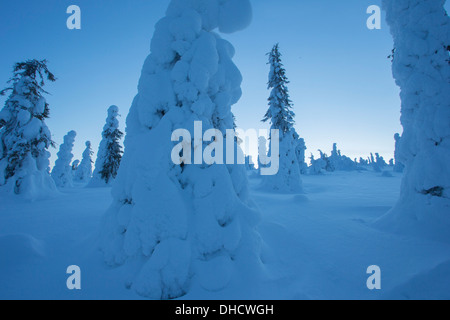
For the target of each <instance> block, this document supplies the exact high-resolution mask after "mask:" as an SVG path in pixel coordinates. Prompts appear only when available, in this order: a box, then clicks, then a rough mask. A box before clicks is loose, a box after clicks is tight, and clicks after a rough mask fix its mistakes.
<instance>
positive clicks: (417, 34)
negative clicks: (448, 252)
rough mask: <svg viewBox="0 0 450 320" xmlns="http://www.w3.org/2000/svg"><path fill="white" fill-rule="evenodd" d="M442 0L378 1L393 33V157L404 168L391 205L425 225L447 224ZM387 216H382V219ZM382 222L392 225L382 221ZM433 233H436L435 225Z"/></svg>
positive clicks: (449, 178)
mask: <svg viewBox="0 0 450 320" xmlns="http://www.w3.org/2000/svg"><path fill="white" fill-rule="evenodd" d="M444 3H445V0H384V1H383V6H384V10H385V11H386V19H387V22H388V24H389V25H390V28H391V34H392V36H393V38H394V46H395V51H394V59H393V68H392V69H393V75H394V78H395V80H396V83H397V85H398V86H399V87H400V89H401V94H400V95H401V100H402V108H401V123H402V125H403V129H404V131H403V135H402V137H401V139H400V140H399V143H398V150H397V151H398V155H397V159H398V160H400V161H401V162H402V163H403V164H404V165H405V166H406V171H405V175H404V179H403V183H402V187H401V197H400V200H399V202H398V204H397V206H396V207H395V208H394V209H393V210H392V211H391V213H390V214H388V215H387V216H386V217H385V218H384V219H388V220H389V218H395V219H399V218H400V217H405V218H406V219H407V220H405V219H402V220H401V221H402V222H401V224H406V223H405V222H406V221H419V224H420V225H422V226H423V227H424V228H426V225H428V224H429V223H430V222H432V221H434V222H437V224H436V225H438V226H441V227H444V226H445V227H444V229H445V230H446V233H447V237H448V234H449V232H448V230H449V229H448V228H450V214H449V213H450V166H449V163H450V60H449V48H450V47H449V45H450V18H449V17H448V15H447V13H446V11H445V9H444ZM386 221H387V220H386ZM388 224H392V223H391V222H388ZM435 233H438V232H437V230H436V231H435Z"/></svg>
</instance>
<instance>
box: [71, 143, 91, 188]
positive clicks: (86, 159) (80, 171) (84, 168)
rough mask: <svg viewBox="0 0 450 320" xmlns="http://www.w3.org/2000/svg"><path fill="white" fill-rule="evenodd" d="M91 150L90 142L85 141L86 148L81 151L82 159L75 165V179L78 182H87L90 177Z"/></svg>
mask: <svg viewBox="0 0 450 320" xmlns="http://www.w3.org/2000/svg"><path fill="white" fill-rule="evenodd" d="M93 154H94V152H93V151H92V147H91V142H90V141H86V149H85V150H84V152H83V159H82V160H81V163H80V164H79V166H78V167H77V170H76V174H75V180H76V181H79V182H89V180H90V179H91V177H92V163H93V161H92V155H93Z"/></svg>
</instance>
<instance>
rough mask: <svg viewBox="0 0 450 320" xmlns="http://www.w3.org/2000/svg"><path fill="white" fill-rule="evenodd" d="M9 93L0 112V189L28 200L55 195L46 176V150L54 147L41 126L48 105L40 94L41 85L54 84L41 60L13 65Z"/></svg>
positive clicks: (51, 76) (44, 125)
mask: <svg viewBox="0 0 450 320" xmlns="http://www.w3.org/2000/svg"><path fill="white" fill-rule="evenodd" d="M13 71H14V75H13V77H12V78H11V80H10V81H9V83H11V84H12V85H11V87H8V88H6V89H4V90H3V91H1V92H0V93H1V94H2V95H4V94H6V93H7V92H11V94H10V96H9V98H8V100H7V101H6V103H5V106H4V107H3V109H2V111H1V112H0V187H1V189H4V190H6V191H7V192H10V193H15V194H19V195H23V196H24V197H25V198H28V199H30V200H36V199H39V198H43V197H47V196H49V195H51V194H53V193H54V192H55V191H56V187H55V184H54V182H53V180H52V178H51V177H50V175H49V158H50V153H49V152H48V149H49V147H50V146H54V144H53V141H52V139H51V134H50V130H49V129H48V127H47V125H46V124H45V120H46V119H47V118H48V117H49V113H50V111H49V105H48V104H47V102H46V100H45V98H44V97H43V94H44V93H46V91H44V89H43V86H44V85H45V83H44V81H45V80H49V81H51V82H54V81H55V80H56V79H55V76H54V75H53V74H52V73H51V72H50V71H49V70H48V68H47V62H46V61H45V60H43V61H38V60H28V61H26V62H21V63H17V64H15V65H14V70H13Z"/></svg>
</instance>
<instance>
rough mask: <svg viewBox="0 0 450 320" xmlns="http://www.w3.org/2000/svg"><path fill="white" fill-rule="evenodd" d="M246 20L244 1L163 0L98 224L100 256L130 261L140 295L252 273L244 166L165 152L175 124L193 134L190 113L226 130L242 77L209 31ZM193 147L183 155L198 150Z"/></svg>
mask: <svg viewBox="0 0 450 320" xmlns="http://www.w3.org/2000/svg"><path fill="white" fill-rule="evenodd" d="M250 20H251V6H250V3H249V1H248V0H172V1H171V2H170V4H169V8H168V9H167V12H166V16H165V17H164V18H163V19H161V20H160V21H159V22H158V23H157V25H156V29H155V33H154V36H153V39H152V43H151V54H150V55H149V57H148V58H147V59H146V61H145V63H144V66H143V69H142V74H141V78H140V82H139V88H138V89H139V92H138V95H137V96H136V98H135V99H134V101H133V104H132V106H131V109H130V112H129V114H128V117H127V130H126V132H127V134H126V137H125V153H124V156H123V159H122V163H121V166H120V169H119V173H118V175H117V178H116V183H115V184H114V186H113V197H114V202H113V204H112V205H111V207H110V209H109V210H108V211H107V213H106V216H105V218H104V223H103V228H102V251H103V253H104V257H105V260H106V262H107V263H108V264H110V265H122V264H125V263H128V262H129V263H132V264H133V268H132V269H133V270H135V273H134V274H133V275H132V276H131V277H130V279H131V280H130V283H128V285H129V286H130V287H131V288H132V289H134V290H136V291H137V292H138V293H139V294H141V295H144V296H148V297H151V298H155V299H167V298H176V297H180V296H182V295H184V294H186V293H187V292H188V291H189V289H190V287H191V286H192V285H194V284H196V285H199V286H201V287H202V288H204V289H205V290H212V291H216V290H220V289H222V288H225V287H226V286H227V285H228V284H229V282H230V281H231V279H232V278H233V277H234V276H235V275H236V274H241V276H245V277H247V278H249V279H251V278H252V277H257V276H258V270H259V268H260V264H261V261H260V257H259V247H260V238H259V235H258V234H257V233H256V231H255V226H256V224H257V223H258V221H259V213H258V211H256V210H255V209H253V208H252V202H251V201H250V199H249V198H248V188H247V179H246V174H245V166H244V165H217V164H215V165H206V164H204V165H193V164H189V163H191V162H190V161H187V158H186V157H188V155H187V154H184V152H183V153H181V152H180V154H179V156H180V164H175V163H174V162H173V161H172V157H171V156H172V150H173V148H174V146H175V145H176V144H175V143H174V142H171V141H172V134H173V132H174V131H175V130H176V129H185V130H187V131H188V132H189V133H190V134H191V136H192V137H194V122H195V121H200V122H201V123H202V128H203V131H205V130H208V129H212V128H215V129H218V130H220V131H221V133H220V134H221V135H224V134H225V130H226V129H233V128H234V121H233V114H232V113H231V105H233V104H235V103H236V102H237V101H238V100H239V98H240V96H241V89H240V84H241V81H242V76H241V74H240V72H239V70H238V69H237V67H236V66H235V65H234V63H233V61H232V57H233V55H234V48H233V46H232V45H231V44H230V43H229V42H227V41H225V40H223V39H222V38H221V37H220V36H219V35H218V34H217V33H215V32H214V30H215V29H217V28H218V30H219V31H220V32H234V31H239V30H241V29H243V28H245V27H246V26H247V25H248V24H249V22H250ZM185 142H186V143H187V142H188V141H185ZM195 142H196V141H194V143H192V146H194V145H195ZM197 143H198V142H197ZM235 144H236V142H235ZM192 146H191V154H192V155H195V154H198V152H199V150H200V149H202V148H201V147H202V144H201V143H199V146H200V148H197V149H194V148H193V147H192ZM203 146H204V145H203ZM200 151H201V150H200Z"/></svg>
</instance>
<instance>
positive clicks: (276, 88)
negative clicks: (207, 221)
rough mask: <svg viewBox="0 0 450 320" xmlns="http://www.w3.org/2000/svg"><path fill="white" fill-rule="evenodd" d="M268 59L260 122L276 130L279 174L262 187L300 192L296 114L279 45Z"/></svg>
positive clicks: (264, 181)
mask: <svg viewBox="0 0 450 320" xmlns="http://www.w3.org/2000/svg"><path fill="white" fill-rule="evenodd" d="M268 56H269V63H268V64H269V65H270V72H269V83H268V89H269V90H271V91H270V97H269V99H268V100H269V109H268V110H267V112H266V114H265V116H264V119H263V120H262V121H263V122H267V121H270V123H271V129H272V130H274V129H275V130H279V133H280V154H279V157H280V161H279V170H278V173H277V174H276V175H272V176H265V177H264V179H263V185H264V187H266V188H268V189H270V190H274V191H280V192H301V191H302V180H301V177H300V165H299V162H298V158H297V151H296V150H297V147H298V138H299V135H298V133H297V132H295V129H294V117H295V114H294V112H293V111H292V101H291V100H290V97H289V91H288V88H287V84H288V83H289V81H288V79H287V76H286V70H285V69H284V66H283V64H282V62H281V53H280V50H279V46H278V44H276V45H275V46H274V47H273V49H272V51H271V52H270V53H268ZM270 138H272V137H270ZM271 152H272V150H271V148H269V154H270V153H271Z"/></svg>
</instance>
